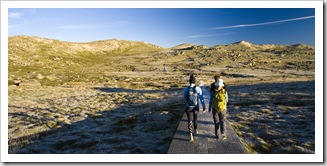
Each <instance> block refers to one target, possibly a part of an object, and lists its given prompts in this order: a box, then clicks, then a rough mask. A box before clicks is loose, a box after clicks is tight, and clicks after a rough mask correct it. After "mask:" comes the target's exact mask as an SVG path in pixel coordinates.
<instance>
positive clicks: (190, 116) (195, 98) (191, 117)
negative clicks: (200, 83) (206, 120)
mask: <svg viewBox="0 0 327 166" xmlns="http://www.w3.org/2000/svg"><path fill="white" fill-rule="evenodd" d="M189 81H190V86H187V87H185V89H184V98H185V100H186V104H185V113H186V114H187V122H188V131H189V133H190V141H191V142H192V141H194V139H193V130H192V128H193V127H194V133H195V134H197V133H198V132H197V125H198V124H197V119H198V113H199V98H200V101H201V104H202V107H203V112H206V111H207V110H206V106H205V103H204V99H203V95H202V90H201V88H200V87H197V86H195V77H194V75H193V74H191V75H190V80H189Z"/></svg>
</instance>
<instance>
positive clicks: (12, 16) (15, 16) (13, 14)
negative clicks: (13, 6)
mask: <svg viewBox="0 0 327 166" xmlns="http://www.w3.org/2000/svg"><path fill="white" fill-rule="evenodd" d="M22 16H23V13H21V12H10V13H8V17H9V18H10V19H20V18H22Z"/></svg>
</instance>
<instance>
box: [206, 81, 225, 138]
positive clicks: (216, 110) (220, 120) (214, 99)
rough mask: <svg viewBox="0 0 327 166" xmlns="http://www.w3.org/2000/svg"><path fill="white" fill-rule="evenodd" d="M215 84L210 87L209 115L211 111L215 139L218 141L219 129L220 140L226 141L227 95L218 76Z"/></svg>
mask: <svg viewBox="0 0 327 166" xmlns="http://www.w3.org/2000/svg"><path fill="white" fill-rule="evenodd" d="M214 78H215V83H214V84H213V86H211V90H210V101H209V113H210V112H211V109H212V116H213V121H214V125H215V137H216V138H217V139H219V136H218V130H219V127H220V133H221V136H222V139H223V140H225V139H227V135H226V113H227V103H228V93H227V90H226V87H225V84H224V81H223V79H221V78H220V76H219V75H216V76H215V77H214Z"/></svg>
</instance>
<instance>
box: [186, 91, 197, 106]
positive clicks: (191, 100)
mask: <svg viewBox="0 0 327 166" xmlns="http://www.w3.org/2000/svg"><path fill="white" fill-rule="evenodd" d="M187 103H188V105H189V106H196V105H198V93H197V92H196V90H195V86H194V87H193V88H191V87H188V96H187Z"/></svg>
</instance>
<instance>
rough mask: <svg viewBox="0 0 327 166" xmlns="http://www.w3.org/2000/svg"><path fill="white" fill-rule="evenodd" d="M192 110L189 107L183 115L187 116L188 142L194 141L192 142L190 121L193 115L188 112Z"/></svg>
mask: <svg viewBox="0 0 327 166" xmlns="http://www.w3.org/2000/svg"><path fill="white" fill-rule="evenodd" d="M191 110H192V109H191V108H190V107H187V108H186V110H185V113H186V115H187V123H188V125H187V126H188V132H189V134H190V141H191V142H192V141H194V140H193V134H192V132H193V131H192V127H193V124H192V121H193V113H192V112H190V111H191Z"/></svg>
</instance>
